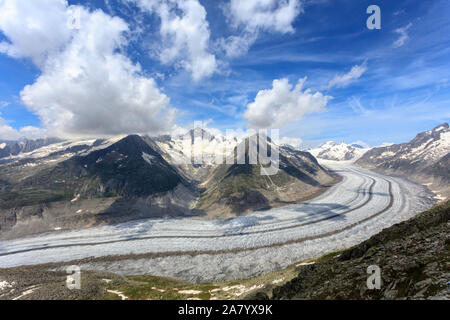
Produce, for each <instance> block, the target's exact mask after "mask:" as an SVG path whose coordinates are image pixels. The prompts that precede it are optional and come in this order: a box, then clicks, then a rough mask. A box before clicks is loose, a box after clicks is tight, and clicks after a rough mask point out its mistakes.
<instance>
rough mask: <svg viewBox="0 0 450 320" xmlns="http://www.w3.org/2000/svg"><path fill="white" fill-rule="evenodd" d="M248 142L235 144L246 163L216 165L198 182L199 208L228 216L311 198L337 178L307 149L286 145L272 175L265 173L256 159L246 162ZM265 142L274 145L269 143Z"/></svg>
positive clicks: (213, 213)
mask: <svg viewBox="0 0 450 320" xmlns="http://www.w3.org/2000/svg"><path fill="white" fill-rule="evenodd" d="M250 141H251V139H249V138H247V139H245V140H244V141H242V142H241V143H240V144H239V145H238V146H237V147H236V150H237V149H238V148H241V149H244V148H245V150H246V151H245V163H246V164H233V165H221V166H218V167H217V168H216V169H215V170H214V171H213V173H212V175H211V176H210V177H209V178H208V179H207V180H206V181H205V182H203V183H202V184H201V185H200V187H202V188H204V189H205V191H204V193H203V194H202V195H201V197H200V199H199V202H198V205H197V207H198V208H199V209H201V210H206V211H208V212H209V214H210V215H220V216H229V215H240V214H244V213H246V212H251V211H254V210H263V209H268V208H271V207H277V206H282V205H286V204H289V203H293V202H298V201H302V200H306V199H308V198H311V197H313V196H314V195H317V194H318V193H319V192H321V191H323V190H324V189H325V188H326V187H327V186H329V185H331V184H332V183H333V182H335V181H337V179H338V178H337V176H336V175H334V174H333V173H332V172H328V171H327V170H325V169H324V168H323V167H321V166H320V165H319V163H318V162H317V160H316V159H315V158H314V157H313V156H312V155H311V154H309V153H308V152H302V151H298V150H295V149H293V148H290V147H288V146H283V147H279V149H278V152H279V163H278V170H277V172H276V174H274V175H266V174H264V173H265V172H264V170H268V169H265V168H266V166H264V165H263V166H261V164H260V163H259V162H257V164H253V165H252V164H249V163H250V162H249V161H248V160H249V143H251V142H250ZM253 142H254V141H253ZM269 145H271V146H272V147H273V148H275V147H276V146H274V145H273V144H272V143H271V142H269ZM236 150H235V157H237V152H236ZM254 150H256V148H255V149H254ZM257 150H259V148H258V149H257Z"/></svg>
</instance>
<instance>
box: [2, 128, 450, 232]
mask: <svg viewBox="0 0 450 320" xmlns="http://www.w3.org/2000/svg"><path fill="white" fill-rule="evenodd" d="M264 139H265V140H266V141H267V144H268V146H269V147H268V149H269V150H268V151H269V154H271V153H272V152H273V151H275V150H278V153H279V158H278V160H277V164H278V167H279V170H277V172H276V174H274V175H265V174H262V172H263V171H264V170H267V167H266V166H265V165H264V164H262V163H260V162H256V163H254V164H251V163H250V161H249V158H250V157H251V152H252V151H251V150H256V152H257V153H258V154H257V155H256V159H259V158H258V156H259V155H261V152H262V150H263V149H261V146H260V145H259V140H258V139H253V138H251V137H245V138H237V137H228V136H223V135H213V134H212V133H210V132H208V131H206V130H204V129H201V128H195V129H192V130H190V131H188V132H186V133H184V134H180V135H176V136H159V137H149V136H146V135H128V136H117V137H113V138H108V139H78V140H70V141H66V140H61V139H56V138H49V139H40V140H35V141H34V140H27V141H26V140H21V141H16V142H13V141H8V142H2V144H1V146H0V147H2V150H3V152H2V153H0V237H3V238H9V237H16V236H21V235H25V234H32V233H36V232H43V231H49V230H59V229H70V228H80V227H88V226H92V225H98V224H110V223H117V222H123V221H128V220H133V219H141V218H149V217H184V216H193V215H197V216H207V217H214V218H229V217H234V216H238V215H242V214H246V213H249V212H252V211H255V210H264V209H268V208H272V207H277V206H283V205H286V204H289V203H295V202H298V201H302V200H305V199H308V198H311V197H314V196H316V195H318V194H319V193H320V192H322V191H324V190H326V188H327V187H329V186H330V185H332V184H333V183H335V182H337V181H338V180H339V177H338V176H337V175H335V174H334V173H333V172H330V171H329V170H327V169H326V168H325V167H323V166H321V165H320V164H319V162H318V161H317V160H316V158H315V156H316V157H317V158H318V159H319V160H335V161H351V162H355V164H356V165H358V166H361V167H365V168H369V169H372V170H375V171H378V172H382V173H385V174H389V175H398V176H402V177H405V178H407V179H410V180H413V181H415V182H418V183H421V184H425V185H427V186H428V187H429V188H430V189H431V190H432V191H433V192H435V193H436V194H438V197H440V198H441V200H443V199H445V198H447V197H448V196H449V193H450V187H449V186H450V174H449V168H450V164H449V161H450V160H449V159H450V129H449V126H448V124H446V123H445V124H442V125H440V126H437V127H436V128H434V129H432V130H429V131H426V132H422V133H419V134H418V135H417V136H416V137H415V138H414V139H413V140H412V141H410V142H407V143H403V144H394V145H389V146H384V147H376V148H372V149H369V148H363V147H362V146H360V145H348V144H345V143H339V144H337V143H334V142H327V143H325V144H324V145H322V146H320V147H319V148H316V149H313V150H309V151H310V152H308V151H300V150H297V149H295V148H293V147H291V146H287V145H280V146H278V145H276V144H275V143H273V142H272V141H271V140H270V138H268V137H263V140H264ZM255 141H256V143H257V145H256V146H255V145H254V144H255ZM272 150H273V151H272ZM238 151H244V152H243V153H242V152H238ZM241 153H242V154H241ZM263 153H264V152H263ZM266 156H267V155H266ZM239 157H241V158H242V159H239ZM227 159H232V161H231V163H230V162H227V161H226V160H227ZM237 163H244V164H237Z"/></svg>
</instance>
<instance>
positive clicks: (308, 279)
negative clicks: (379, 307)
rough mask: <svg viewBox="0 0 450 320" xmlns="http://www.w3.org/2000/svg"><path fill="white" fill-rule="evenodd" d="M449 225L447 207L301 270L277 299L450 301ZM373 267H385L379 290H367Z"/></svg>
mask: <svg viewBox="0 0 450 320" xmlns="http://www.w3.org/2000/svg"><path fill="white" fill-rule="evenodd" d="M449 226H450V202H446V203H444V204H441V205H439V206H436V207H434V208H432V209H430V210H428V211H425V212H423V213H421V214H419V215H418V216H416V217H414V218H412V219H410V220H408V221H405V222H402V223H400V224H396V225H394V226H392V227H390V228H387V229H385V230H383V231H382V232H380V233H379V234H377V235H375V236H373V237H371V238H370V239H369V240H367V241H364V242H362V243H361V244H359V245H357V246H355V247H353V248H350V249H348V250H345V251H343V252H341V253H340V254H333V255H329V256H327V257H324V258H322V259H319V260H318V261H317V262H316V263H311V264H309V265H302V266H299V269H298V276H297V277H296V278H294V279H293V280H292V281H290V282H288V283H286V284H285V285H283V286H281V287H278V288H276V289H274V291H273V298H274V299H405V298H406V299H450V293H449V291H448V289H447V286H446V283H447V281H449V279H450V264H449V261H450V237H449V234H448V229H449ZM370 265H377V266H379V267H380V268H381V288H380V289H379V290H377V289H372V290H369V289H368V288H367V278H368V274H367V268H368V267H369V266H370ZM262 296H263V297H264V295H262ZM265 297H266V298H267V296H265Z"/></svg>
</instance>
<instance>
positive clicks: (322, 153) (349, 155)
mask: <svg viewBox="0 0 450 320" xmlns="http://www.w3.org/2000/svg"><path fill="white" fill-rule="evenodd" d="M368 149H369V148H364V147H363V146H362V145H357V144H352V145H349V144H347V143H345V142H340V143H336V142H334V141H327V142H325V143H324V144H322V145H321V146H319V147H318V148H315V149H311V150H310V152H311V154H313V155H314V156H315V157H316V158H319V159H324V160H334V161H344V160H356V159H358V158H359V157H361V156H362V155H363V154H364V153H365V152H366V151H367V150H368Z"/></svg>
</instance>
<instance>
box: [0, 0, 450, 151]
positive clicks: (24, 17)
mask: <svg viewBox="0 0 450 320" xmlns="http://www.w3.org/2000/svg"><path fill="white" fill-rule="evenodd" d="M252 1H253V0H252ZM252 1H250V2H252ZM20 2H22V1H13V0H0V43H3V44H4V45H3V46H2V45H0V106H1V109H0V112H1V114H0V117H1V118H0V127H1V128H0V139H11V138H14V137H17V136H21V135H26V136H28V137H37V136H40V135H67V136H74V135H77V133H80V134H82V135H92V136H94V135H110V134H118V133H131V132H148V133H151V134H157V133H162V132H165V131H171V130H174V128H175V129H176V128H179V127H187V126H189V125H192V123H193V122H194V121H198V120H204V121H208V126H210V127H214V128H218V129H221V130H225V129H239V128H241V129H245V128H247V127H268V128H279V129H280V130H281V136H285V137H291V138H300V139H302V140H303V146H305V147H309V146H314V145H317V144H319V143H322V142H324V141H327V140H335V141H346V142H348V143H350V142H355V141H359V140H360V141H363V142H366V143H368V144H370V145H379V144H381V143H384V142H395V143H397V142H404V141H407V140H410V139H411V138H413V137H414V136H415V134H416V133H418V132H420V131H424V130H428V129H430V128H432V127H434V126H436V125H438V124H440V123H442V122H446V121H448V120H449V118H450V19H449V18H448V15H447V14H446V13H450V2H449V1H446V0H441V1H439V0H433V1H419V0H411V1H352V0H336V1H331V0H329V1H327V0H309V1H308V0H303V1H301V0H289V1H287V0H286V1H285V2H279V1H278V2H277V1H271V0H259V2H260V6H259V7H258V5H255V6H253V7H249V8H246V9H248V10H247V11H245V10H242V8H240V7H239V6H238V5H236V6H235V7H234V9H236V10H235V11H233V3H232V2H233V1H231V2H230V1H223V2H219V1H201V0H200V1H197V0H191V4H192V6H190V7H189V8H188V7H186V6H183V5H181V4H180V3H179V1H178V0H155V1H152V0H109V1H106V0H95V1H94V0H93V1H69V3H68V5H75V7H72V8H82V9H83V11H82V17H81V23H80V29H79V30H71V31H70V33H68V34H64V32H60V33H57V31H54V30H58V29H59V28H64V27H67V26H66V25H64V24H63V25H61V21H65V20H63V19H62V18H61V17H65V16H64V14H66V13H67V10H68V6H67V5H65V4H61V1H60V0H45V1H44V0H41V1H35V2H36V3H40V5H41V7H39V8H38V9H40V8H42V10H43V11H42V12H43V13H42V15H41V16H39V10H37V9H36V8H28V7H26V5H24V4H19V3H20ZM63 2H64V1H62V3H63ZM253 2H255V1H253ZM256 2H258V0H256ZM371 4H376V5H378V6H379V7H380V9H381V29H380V30H369V29H368V28H367V27H366V20H367V18H368V17H369V14H367V13H366V9H367V7H368V6H369V5H371ZM283 5H286V8H285V9H284V11H283V12H282V13H280V12H279V11H277V10H279V9H280V8H281V9H282V8H283ZM7 8H9V10H11V8H15V9H17V10H15V11H14V15H15V18H16V20H17V18H20V19H21V21H33V23H34V24H33V23H29V24H28V25H27V24H26V23H22V24H18V23H17V22H14V21H15V20H14V21H13V19H12V17H11V15H12V14H11V12H13V11H7V10H6V9H7ZM53 8H56V9H55V10H54V12H53V11H52V10H50V9H53ZM167 8H168V9H167ZM244 9H245V8H244ZM2 10H3V15H2ZM44 10H45V11H44ZM97 10H101V11H102V12H103V15H102V17H98V19H97V18H95V17H94V14H93V13H94V12H98V11H97ZM5 12H6V13H7V14H6V13H5ZM202 12H203V13H206V16H202ZM257 14H259V15H260V18H258V16H257ZM277 14H279V16H277ZM34 15H36V16H34ZM46 15H48V19H47V18H46V17H47V16H46ZM114 17H115V18H114ZM183 17H184V18H186V17H189V19H187V18H186V19H184V20H183ZM60 18H61V19H60ZM272 18H273V19H272ZM29 19H31V20H29ZM114 19H116V20H114ZM2 20H3V22H2ZM47 20H48V21H47ZM5 21H6V22H5ZM84 21H86V22H84ZM119 21H120V22H119ZM180 21H181V23H178V24H177V22H180ZM110 23H111V25H109V24H110ZM164 23H165V27H164V28H163V24H164ZM58 24H59V25H58ZM36 25H37V27H36ZM191 25H192V26H193V27H192V29H191V28H190V26H191ZM33 26H34V27H33ZM125 26H126V29H127V30H125V31H124V30H123V28H125ZM30 28H32V32H30ZM186 30H188V31H186ZM39 32H41V33H42V34H39ZM52 32H54V33H55V34H52ZM82 32H85V35H83V37H82V36H81V35H80V34H81V33H82ZM30 34H31V36H30ZM92 35H94V36H95V37H98V40H95V39H96V38H94V41H96V42H95V43H96V44H99V45H98V46H96V47H95V48H94V49H92V48H91V47H86V48H85V47H84V46H88V43H89V42H88V41H89V40H86V39H90V37H91V36H92ZM27 37H30V38H27ZM41 37H42V38H41ZM108 37H110V38H111V39H112V40H111V41H110V42H107V41H106V40H104V39H109V38H108ZM35 39H41V40H40V41H37V40H36V43H32V44H33V46H28V45H27V44H28V43H30V41H31V42H32V41H34V40H35ZM42 39H43V40H42ZM48 39H50V40H48ZM231 39H235V40H239V41H240V43H241V44H243V45H244V49H240V50H236V49H235V48H234V49H233V47H232V46H231V45H230V41H231ZM47 40H48V41H47ZM103 42H104V45H103ZM197 43H198V45H197ZM41 46H42V48H40V47H41ZM36 48H38V49H39V50H38V49H36ZM41 49H42V50H41ZM246 49H248V50H246ZM89 50H93V51H92V52H90V51H89ZM102 50H103V51H102ZM227 50H229V51H227ZM233 50H234V51H233ZM230 52H231V53H230ZM227 53H228V54H227ZM71 57H72V58H71ZM73 57H76V58H73ZM109 57H110V58H111V59H109ZM64 59H65V60H64ZM67 59H69V60H70V59H73V61H69V62H67ZM83 59H86V60H89V61H84V60H83ZM93 59H98V61H96V60H95V61H94V60H93ZM74 61H75V62H74ZM87 66H90V67H93V68H92V70H94V71H86V68H87ZM136 66H138V67H136ZM108 68H114V69H108ZM136 68H138V69H136ZM97 69H98V70H97ZM135 69H136V70H135ZM62 70H63V71H62ZM73 70H77V71H76V72H75V71H73ZM80 70H81V71H80ZM108 70H109V71H108ZM112 70H115V71H112ZM198 70H201V72H200V71H198ZM71 72H72V73H73V72H75V74H76V76H74V77H69V78H68V77H67V74H71ZM83 72H86V74H83ZM58 77H59V78H58ZM305 77H307V79H306V80H305V81H304V83H302V84H303V85H302V86H300V87H299V88H298V90H297V91H296V89H295V86H296V84H297V83H298V81H299V79H304V78H305ZM99 79H102V80H99ZM149 79H151V80H149ZM282 79H287V80H285V81H284V82H283V81H280V82H278V84H279V86H276V85H275V84H274V80H282ZM333 79H334V80H333ZM82 81H86V83H83V82H82ZM97 85H98V87H96V86H97ZM26 86H28V90H25V88H26ZM48 88H51V89H50V90H51V92H50V91H47V89H48ZM307 89H310V90H307ZM83 90H87V91H89V92H86V93H85V92H83ZM118 90H123V92H121V93H120V94H118V93H117V91H118ZM127 90H129V92H127ZM263 90H265V91H263ZM91 91H92V92H91ZM43 92H44V93H43ZM147 92H151V93H150V94H148V93H147ZM258 93H260V94H258ZM257 95H258V98H257ZM136 97H137V98H136ZM129 100H133V103H132V104H131V105H130V104H129V103H128V101H129ZM154 101H157V102H154ZM277 101H284V102H285V105H283V104H282V103H281V102H280V103H278V102H277ZM264 116H265V117H266V118H264Z"/></svg>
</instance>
